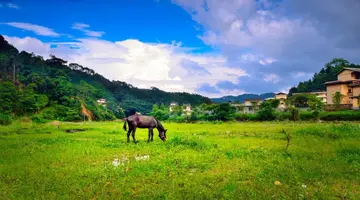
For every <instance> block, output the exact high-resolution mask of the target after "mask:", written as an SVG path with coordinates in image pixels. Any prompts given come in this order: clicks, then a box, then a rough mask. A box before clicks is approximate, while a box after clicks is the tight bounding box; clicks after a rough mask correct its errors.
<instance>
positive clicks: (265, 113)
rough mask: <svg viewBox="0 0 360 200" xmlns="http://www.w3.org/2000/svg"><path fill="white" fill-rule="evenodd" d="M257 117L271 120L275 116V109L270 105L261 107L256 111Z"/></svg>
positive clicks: (262, 119)
mask: <svg viewBox="0 0 360 200" xmlns="http://www.w3.org/2000/svg"><path fill="white" fill-rule="evenodd" d="M257 118H258V119H259V120H261V121H271V120H274V119H275V118H276V115H275V110H274V109H273V108H272V107H271V106H266V107H262V108H261V109H260V110H259V112H258V113H257Z"/></svg>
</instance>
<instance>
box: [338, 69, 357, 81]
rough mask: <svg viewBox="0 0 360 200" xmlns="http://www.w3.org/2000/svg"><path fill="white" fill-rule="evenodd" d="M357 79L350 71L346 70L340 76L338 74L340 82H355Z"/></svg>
mask: <svg viewBox="0 0 360 200" xmlns="http://www.w3.org/2000/svg"><path fill="white" fill-rule="evenodd" d="M354 79H355V77H354V76H353V75H352V71H350V70H344V71H342V72H341V73H340V74H338V80H339V81H348V80H354Z"/></svg>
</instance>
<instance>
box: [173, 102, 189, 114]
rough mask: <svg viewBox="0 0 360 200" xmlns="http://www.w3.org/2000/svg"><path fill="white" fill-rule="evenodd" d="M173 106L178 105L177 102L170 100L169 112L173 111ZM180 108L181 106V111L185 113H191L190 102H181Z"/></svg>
mask: <svg viewBox="0 0 360 200" xmlns="http://www.w3.org/2000/svg"><path fill="white" fill-rule="evenodd" d="M175 106H178V103H176V102H171V103H170V106H169V110H170V112H173V111H174V107H175ZM182 108H183V112H184V113H185V114H186V115H191V112H192V110H191V105H190V104H183V106H182Z"/></svg>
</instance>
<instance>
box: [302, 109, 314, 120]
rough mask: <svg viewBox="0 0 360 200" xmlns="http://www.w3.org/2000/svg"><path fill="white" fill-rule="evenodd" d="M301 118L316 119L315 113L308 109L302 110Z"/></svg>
mask: <svg viewBox="0 0 360 200" xmlns="http://www.w3.org/2000/svg"><path fill="white" fill-rule="evenodd" d="M300 119H301V120H304V121H306V120H312V119H314V115H313V113H312V112H308V111H304V112H300Z"/></svg>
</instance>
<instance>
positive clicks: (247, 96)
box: [211, 93, 275, 103]
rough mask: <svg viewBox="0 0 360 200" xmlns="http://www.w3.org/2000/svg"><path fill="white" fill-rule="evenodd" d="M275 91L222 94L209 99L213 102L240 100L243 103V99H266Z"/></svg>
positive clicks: (272, 95)
mask: <svg viewBox="0 0 360 200" xmlns="http://www.w3.org/2000/svg"><path fill="white" fill-rule="evenodd" d="M274 96H275V93H264V94H260V95H259V94H241V95H239V96H224V97H221V98H213V99H211V100H212V101H213V102H215V103H226V102H240V103H244V101H245V99H263V100H264V99H266V98H269V97H274Z"/></svg>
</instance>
